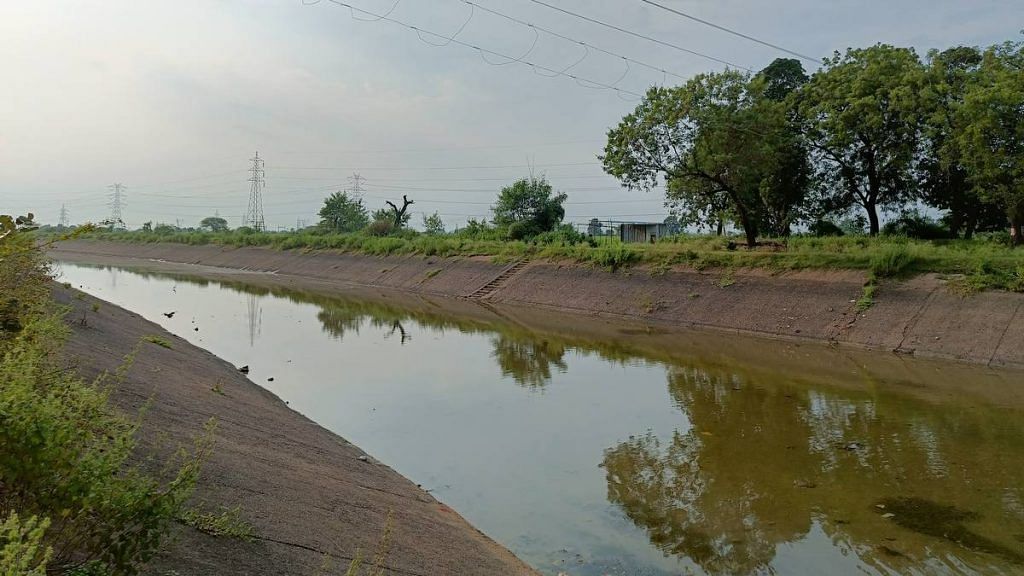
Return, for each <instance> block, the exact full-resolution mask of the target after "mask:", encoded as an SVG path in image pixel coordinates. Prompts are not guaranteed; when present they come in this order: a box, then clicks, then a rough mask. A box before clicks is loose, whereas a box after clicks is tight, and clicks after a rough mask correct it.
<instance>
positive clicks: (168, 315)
mask: <svg viewBox="0 0 1024 576" xmlns="http://www.w3.org/2000/svg"><path fill="white" fill-rule="evenodd" d="M176 312H177V310H175V311H174V312H164V316H167V317H168V318H174V314H175V313H176Z"/></svg>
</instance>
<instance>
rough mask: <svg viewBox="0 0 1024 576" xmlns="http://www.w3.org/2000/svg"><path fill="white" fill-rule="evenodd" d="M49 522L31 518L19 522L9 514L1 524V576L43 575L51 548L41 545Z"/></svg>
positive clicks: (13, 515) (50, 554)
mask: <svg viewBox="0 0 1024 576" xmlns="http://www.w3.org/2000/svg"><path fill="white" fill-rule="evenodd" d="M49 526H50V521H49V520H39V519H38V518H37V517H35V516H33V517H31V518H29V519H27V520H25V521H22V520H21V519H20V518H19V517H18V515H17V514H16V513H14V512H11V514H10V516H8V517H7V519H6V520H5V521H4V522H3V523H2V524H0V574H3V575H4V576H46V564H47V563H48V562H49V561H50V558H51V557H52V556H53V549H52V548H50V547H49V546H46V545H45V544H44V543H43V536H44V535H45V534H46V529H47V528H49Z"/></svg>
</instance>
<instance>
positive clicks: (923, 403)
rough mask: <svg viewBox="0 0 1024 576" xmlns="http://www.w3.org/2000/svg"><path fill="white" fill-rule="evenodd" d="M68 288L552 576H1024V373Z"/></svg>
mask: <svg viewBox="0 0 1024 576" xmlns="http://www.w3.org/2000/svg"><path fill="white" fill-rule="evenodd" d="M58 269H59V271H60V273H61V274H62V275H63V280H64V281H67V282H70V283H71V284H73V285H74V286H76V287H81V288H82V289H83V290H85V291H86V292H89V293H91V294H93V295H95V296H97V297H100V298H102V299H105V300H108V301H111V302H114V303H116V304H118V305H120V306H123V307H125V308H127V309H129V310H133V311H135V312H138V313H139V314H141V315H143V316H144V317H146V318H147V319H150V320H152V321H155V322H158V323H160V324H161V325H163V326H164V327H165V328H167V329H168V330H170V331H171V332H173V333H176V334H178V335H179V336H181V337H183V338H185V339H187V340H189V341H191V342H193V343H195V344H197V345H198V346H201V347H203V348H206V349H208V350H210V351H211V352H213V353H215V354H217V355H218V356H220V357H222V358H224V359H226V360H228V361H230V362H232V363H234V364H236V365H243V364H247V365H249V366H250V367H251V370H252V371H251V373H250V375H249V376H250V378H251V379H252V380H253V381H254V382H256V383H258V384H259V385H261V386H264V387H266V388H268V389H269V390H271V391H273V392H274V393H276V394H277V395H279V396H280V397H281V398H283V399H285V400H287V401H288V402H289V403H290V406H291V407H292V408H294V409H295V410H297V411H299V412H301V413H303V414H305V415H306V416H308V417H310V418H312V419H313V420H315V421H316V422H318V423H319V424H321V425H322V426H324V427H326V428H328V429H330V430H332V431H334V432H336V433H338V434H339V435H341V436H344V437H345V438H347V439H348V440H350V441H352V442H354V443H355V444H357V445H358V446H360V447H361V448H363V449H364V450H366V451H367V452H369V453H371V454H373V455H374V456H375V457H376V458H378V459H380V460H381V461H383V462H385V463H387V464H388V465H390V466H391V467H392V468H394V469H395V470H397V471H398V472H400V473H402V474H403V475H405V476H407V477H408V478H410V479H411V480H413V481H414V482H416V483H418V484H422V485H423V487H424V488H426V489H429V490H430V491H431V492H432V493H433V494H434V495H435V496H436V497H437V498H438V499H440V500H442V501H443V502H445V503H446V504H448V505H450V506H451V507H453V508H454V509H456V510H457V511H459V512H460V513H461V514H462V515H463V516H465V517H466V518H467V519H468V520H469V521H470V522H472V523H473V524H474V525H475V526H477V527H478V528H480V529H481V530H483V531H484V532H485V533H487V534H488V535H489V536H491V537H492V538H494V539H495V540H497V541H498V542H501V543H502V544H504V545H505V546H506V547H508V548H510V549H511V550H512V551H514V552H515V553H516V554H517V555H518V556H519V557H521V558H522V559H524V560H525V561H527V562H529V563H530V564H532V565H534V566H536V567H537V568H538V569H540V570H541V571H542V572H543V573H545V574H550V575H557V574H560V573H564V574H568V575H573V576H600V575H630V576H634V575H635V576H647V575H651V576H667V575H678V574H715V575H717V574H858V575H859V574H1024V402H1022V401H1021V399H1022V398H1024V394H1021V392H1020V390H1021V388H1024V377H1021V374H1020V373H1012V372H1010V373H1006V372H995V371H991V370H988V369H985V368H977V369H974V368H965V367H964V366H960V365H945V364H935V365H934V366H933V365H930V364H925V365H924V366H925V368H921V369H917V370H916V372H914V373H916V374H933V376H930V377H928V378H924V380H925V381H920V382H919V381H908V380H907V377H906V376H905V374H904V373H903V372H900V373H899V375H894V376H892V377H887V376H886V375H885V373H884V371H882V373H879V371H878V370H870V369H865V370H851V371H846V372H849V374H847V376H844V377H843V383H842V385H837V382H836V381H835V380H836V376H835V374H836V373H839V371H837V370H829V369H824V368H822V364H821V363H818V364H814V365H809V366H807V367H806V369H794V368H792V365H791V364H790V365H789V367H788V368H787V369H785V370H782V369H773V368H772V367H771V366H756V367H755V368H751V367H750V366H740V365H739V364H736V365H733V364H730V363H729V362H723V361H721V358H717V359H716V360H715V361H713V362H712V361H704V360H703V359H702V358H701V357H699V356H697V357H695V356H693V355H688V354H686V353H685V352H686V351H680V352H683V353H681V354H674V353H673V352H674V351H673V350H671V344H670V345H669V346H668V347H667V348H666V347H665V346H664V345H662V346H661V348H659V349H658V351H654V352H651V351H646V350H645V349H641V348H637V349H633V348H631V345H630V342H631V339H630V337H629V336H628V332H626V331H623V332H624V333H625V334H626V336H624V337H623V339H621V340H619V341H616V342H608V341H602V340H600V339H595V338H593V337H584V336H583V335H579V334H574V332H573V327H572V326H566V327H565V330H564V331H563V332H562V333H560V334H556V333H551V332H538V331H534V330H531V329H530V327H529V326H528V325H526V324H524V323H520V322H515V321H514V319H512V318H511V317H510V320H509V321H508V322H507V323H506V322H504V321H502V320H501V319H500V318H501V316H498V315H494V317H493V318H492V319H488V320H481V319H480V318H479V317H460V316H458V315H451V314H449V313H445V312H443V311H437V312H430V311H429V310H425V309H424V307H423V306H420V307H418V308H415V309H411V308H408V307H405V306H403V304H402V300H401V298H400V297H399V298H397V299H396V298H393V299H392V301H387V300H380V299H373V300H366V299H359V298H354V297H350V296H348V297H346V296H341V295H337V296H323V295H314V294H310V293H300V292H289V291H287V290H284V289H274V290H269V289H267V288H261V287H258V286H255V285H252V284H243V283H238V282H231V283H229V284H223V283H217V282H208V281H205V280H199V279H196V278H190V277H186V276H180V275H175V276H166V275H159V274H152V273H144V272H141V271H130V270H122V269H116V268H98V267H85V266H80V265H71V264H59V265H58ZM170 311H175V312H176V314H175V315H174V316H173V318H166V317H165V316H164V315H163V314H162V313H163V312H170ZM195 328H198V329H199V330H198V331H196V330H195ZM638 334H639V332H638ZM762 344H763V345H764V346H768V343H759V341H757V340H751V341H750V343H749V346H750V347H757V346H760V345H762ZM680 345H682V344H680ZM823 348H824V347H823ZM829 353H832V354H834V355H835V358H836V359H837V360H836V362H840V360H838V359H839V358H841V354H840V353H839V352H834V351H833V352H829ZM883 356H884V358H883ZM681 358H682V359H686V360H681ZM877 358H878V364H880V365H881V364H885V363H891V362H893V361H894V360H893V358H892V356H891V355H881V356H878V357H877ZM900 361H901V362H902V361H903V360H900ZM828 364H829V362H826V363H825V365H828ZM862 364H863V365H866V366H870V365H872V364H874V362H873V361H872V360H871V357H868V360H867V361H862ZM851 365H852V363H851ZM833 368H834V366H833ZM953 372H955V374H956V376H955V378H954V380H956V382H954V383H953V384H954V386H953V388H952V389H951V388H949V387H946V388H940V389H939V390H938V391H936V392H933V391H932V390H931V387H930V386H931V384H930V383H929V382H928V380H929V379H932V378H933V379H934V380H936V381H940V380H942V381H947V380H949V378H948V375H949V374H950V373H953ZM268 378H273V381H272V382H269V381H268ZM961 381H962V388H963V389H965V390H970V391H971V392H972V394H973V395H963V394H960V393H958V392H957V390H958V386H960V384H959V383H960V382H961Z"/></svg>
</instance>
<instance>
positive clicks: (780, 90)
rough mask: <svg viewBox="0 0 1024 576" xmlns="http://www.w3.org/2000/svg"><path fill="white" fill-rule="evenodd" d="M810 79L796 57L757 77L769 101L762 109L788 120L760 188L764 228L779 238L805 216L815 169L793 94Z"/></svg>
mask: <svg viewBox="0 0 1024 576" xmlns="http://www.w3.org/2000/svg"><path fill="white" fill-rule="evenodd" d="M808 79H809V78H808V76H807V72H805V71H804V67H803V65H802V64H800V61H799V60H796V59H793V58H778V59H776V60H775V61H774V62H772V63H771V64H769V65H768V66H767V67H765V69H764V70H761V71H760V72H759V73H758V74H757V76H756V78H755V81H757V82H760V83H762V84H763V85H762V86H761V87H760V89H761V94H762V97H763V98H764V99H765V100H766V101H765V102H762V103H761V106H762V107H769V108H772V109H773V110H772V114H775V115H782V116H784V117H785V119H786V120H785V121H786V128H785V129H784V130H782V131H780V132H778V133H777V134H776V135H775V153H776V155H777V158H776V165H775V169H774V170H773V171H772V173H771V174H770V175H769V177H768V178H766V180H765V182H764V184H763V186H762V188H761V202H762V204H763V210H762V212H761V227H762V228H763V229H764V230H765V231H767V232H769V233H771V234H772V235H773V236H776V237H786V236H789V233H790V230H791V227H792V225H793V223H794V222H795V221H796V220H798V219H800V218H802V217H804V216H805V214H803V209H804V208H805V200H806V198H807V192H808V189H809V187H810V184H811V174H812V172H813V169H812V167H811V163H810V157H809V154H808V149H807V143H806V140H805V139H804V136H803V131H802V130H801V127H800V122H799V117H798V115H797V114H796V112H795V110H794V107H795V105H794V98H793V95H794V94H795V93H796V92H797V91H798V90H799V89H800V87H801V86H803V85H804V84H806V83H807V81H808Z"/></svg>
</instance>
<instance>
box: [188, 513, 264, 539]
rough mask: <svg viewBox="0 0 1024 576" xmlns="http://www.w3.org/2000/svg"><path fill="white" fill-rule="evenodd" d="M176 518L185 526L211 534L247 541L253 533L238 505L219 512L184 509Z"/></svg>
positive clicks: (251, 537)
mask: <svg viewBox="0 0 1024 576" xmlns="http://www.w3.org/2000/svg"><path fill="white" fill-rule="evenodd" d="M178 519H179V520H180V521H181V522H182V523H183V524H185V525H186V526H191V527H193V528H195V529H196V530H199V531H200V532H203V533H205V534H209V535H211V536H217V537H222V538H237V539H239V540H245V541H247V542H248V541H250V540H252V539H253V536H254V534H255V531H254V530H253V527H252V525H251V524H249V523H248V522H246V521H245V519H243V518H242V510H241V507H239V506H236V507H234V508H227V509H224V510H222V511H221V513H220V514H215V513H213V512H204V511H202V510H199V509H191V510H186V511H184V512H182V514H181V516H180V517H179V518H178Z"/></svg>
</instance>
